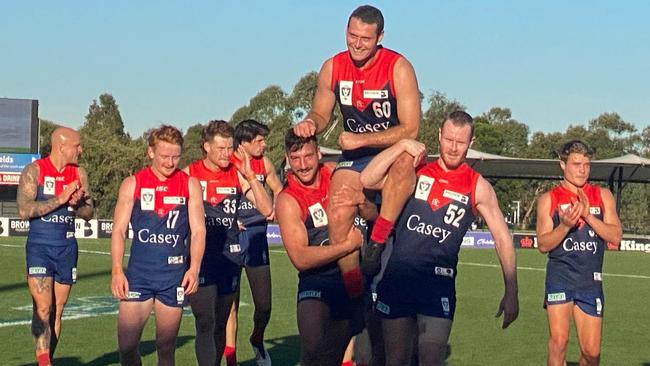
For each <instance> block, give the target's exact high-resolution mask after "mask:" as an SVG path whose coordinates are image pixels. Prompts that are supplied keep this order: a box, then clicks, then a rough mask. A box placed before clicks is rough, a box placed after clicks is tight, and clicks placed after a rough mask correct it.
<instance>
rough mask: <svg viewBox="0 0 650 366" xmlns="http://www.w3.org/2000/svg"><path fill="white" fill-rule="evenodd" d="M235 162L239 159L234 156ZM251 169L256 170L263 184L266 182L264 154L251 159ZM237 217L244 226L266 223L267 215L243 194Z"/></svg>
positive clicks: (257, 176) (256, 174)
mask: <svg viewBox="0 0 650 366" xmlns="http://www.w3.org/2000/svg"><path fill="white" fill-rule="evenodd" d="M232 161H233V162H239V159H237V157H235V155H233V156H232ZM250 164H251V169H253V172H255V177H256V178H257V180H258V181H259V182H260V183H262V186H264V185H265V184H266V176H267V173H266V165H264V156H260V157H258V158H251V159H250ZM237 215H238V216H237V218H238V219H239V221H241V223H242V224H244V226H251V225H260V224H266V217H265V216H264V215H262V214H261V213H260V212H259V211H258V210H257V207H255V204H254V203H253V202H251V201H250V200H249V199H248V198H246V196H245V195H242V197H241V201H240V203H239V212H238V213H237Z"/></svg>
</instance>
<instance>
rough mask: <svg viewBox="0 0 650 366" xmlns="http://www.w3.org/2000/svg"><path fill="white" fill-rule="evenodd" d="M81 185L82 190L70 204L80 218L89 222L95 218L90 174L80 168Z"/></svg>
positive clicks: (75, 194)
mask: <svg viewBox="0 0 650 366" xmlns="http://www.w3.org/2000/svg"><path fill="white" fill-rule="evenodd" d="M79 185H80V186H81V188H80V189H78V190H77V191H76V192H75V193H74V194H73V195H72V198H71V199H70V202H69V203H70V205H72V207H74V209H75V212H76V214H77V216H78V217H81V218H82V219H84V220H86V221H88V220H90V219H92V218H93V214H94V213H95V204H94V202H93V199H92V197H91V196H90V186H89V184H88V173H86V170H85V169H84V168H82V167H79Z"/></svg>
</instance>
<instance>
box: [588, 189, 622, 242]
mask: <svg viewBox="0 0 650 366" xmlns="http://www.w3.org/2000/svg"><path fill="white" fill-rule="evenodd" d="M579 195H580V196H581V198H580V201H581V202H583V201H584V202H588V200H587V197H586V196H585V194H584V192H582V190H580V192H579ZM600 197H601V200H602V203H603V206H604V207H603V211H604V212H603V219H602V220H600V219H598V218H597V217H596V216H594V215H592V214H591V212H590V211H589V204H588V203H584V206H585V209H584V211H583V219H584V220H585V222H586V223H587V224H589V226H590V227H591V228H592V229H594V231H595V232H596V234H597V235H598V236H599V237H601V238H602V239H603V240H605V241H608V242H610V243H614V244H618V243H620V242H621V238H622V237H623V229H622V228H621V220H620V219H619V218H618V214H617V213H616V201H615V200H614V196H613V195H612V192H610V191H609V189H607V188H602V187H601V188H600Z"/></svg>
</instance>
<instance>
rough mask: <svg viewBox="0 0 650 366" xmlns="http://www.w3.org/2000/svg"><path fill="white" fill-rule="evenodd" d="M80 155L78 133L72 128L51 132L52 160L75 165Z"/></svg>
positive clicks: (60, 128)
mask: <svg viewBox="0 0 650 366" xmlns="http://www.w3.org/2000/svg"><path fill="white" fill-rule="evenodd" d="M80 154H81V139H80V138H79V133H78V132H77V131H75V130H73V129H72V128H68V127H59V128H57V129H56V130H54V132H52V153H51V154H50V157H51V158H52V159H56V160H60V161H61V163H63V164H75V165H76V164H77V163H78V159H79V155H80Z"/></svg>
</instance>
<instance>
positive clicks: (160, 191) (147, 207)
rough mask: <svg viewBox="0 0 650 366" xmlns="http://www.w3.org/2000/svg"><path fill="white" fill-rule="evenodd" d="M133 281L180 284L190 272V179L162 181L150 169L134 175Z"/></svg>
mask: <svg viewBox="0 0 650 366" xmlns="http://www.w3.org/2000/svg"><path fill="white" fill-rule="evenodd" d="M134 177H135V191H134V192H133V209H132V211H131V228H132V229H133V241H132V244H131V257H130V258H129V266H128V268H127V278H129V281H133V280H135V281H140V280H142V281H150V280H153V279H155V280H160V281H161V282H164V281H167V280H169V281H172V280H174V281H175V280H176V279H177V277H178V274H179V273H184V272H185V270H186V268H187V256H188V246H187V241H186V240H187V236H188V233H189V218H188V208H187V205H188V201H189V176H188V175H187V174H185V173H184V172H183V171H181V170H176V171H175V172H174V173H173V174H172V175H171V176H169V177H168V178H167V179H166V180H160V179H158V177H157V176H156V175H155V174H154V173H153V171H152V170H151V168H150V167H147V168H144V169H142V170H140V171H139V172H137V173H135V174H134Z"/></svg>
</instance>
